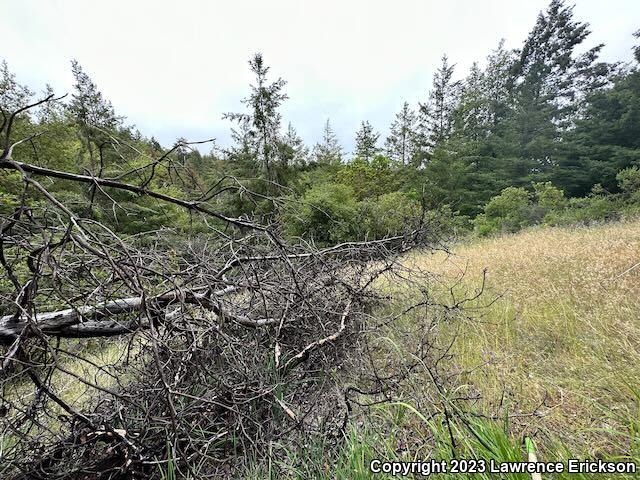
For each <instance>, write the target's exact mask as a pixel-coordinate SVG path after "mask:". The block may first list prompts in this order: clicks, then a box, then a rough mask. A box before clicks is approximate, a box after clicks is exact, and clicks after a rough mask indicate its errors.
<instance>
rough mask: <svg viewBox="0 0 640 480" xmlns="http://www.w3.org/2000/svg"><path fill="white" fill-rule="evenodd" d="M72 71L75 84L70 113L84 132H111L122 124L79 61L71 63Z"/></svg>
mask: <svg viewBox="0 0 640 480" xmlns="http://www.w3.org/2000/svg"><path fill="white" fill-rule="evenodd" d="M71 71H72V73H73V78H74V80H75V84H74V86H73V89H74V93H73V95H72V96H71V102H70V103H69V112H70V113H71V115H72V116H73V117H74V118H75V119H76V121H77V122H78V124H79V125H80V126H81V128H82V129H83V130H84V131H88V130H93V129H100V130H111V129H113V128H115V127H116V126H117V125H118V124H119V123H120V122H121V118H119V117H117V116H116V114H115V112H114V110H113V106H112V105H111V102H109V101H108V100H106V99H105V98H104V97H103V96H102V93H101V92H100V91H99V90H98V87H97V86H96V84H95V83H93V81H92V80H91V78H89V76H88V75H87V74H86V73H85V72H84V70H83V69H82V67H81V66H80V64H79V63H78V61H77V60H72V61H71Z"/></svg>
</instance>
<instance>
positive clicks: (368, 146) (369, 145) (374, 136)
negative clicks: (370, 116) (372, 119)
mask: <svg viewBox="0 0 640 480" xmlns="http://www.w3.org/2000/svg"><path fill="white" fill-rule="evenodd" d="M379 138H380V134H379V133H377V132H375V131H374V130H373V127H372V126H371V124H370V123H369V122H368V121H363V122H362V124H361V126H360V130H358V131H357V132H356V151H355V154H356V157H357V158H359V159H361V160H364V161H365V162H367V163H368V162H370V161H371V160H373V158H374V157H375V156H376V154H378V153H379V152H380V149H379V148H378V146H377V143H378V139H379Z"/></svg>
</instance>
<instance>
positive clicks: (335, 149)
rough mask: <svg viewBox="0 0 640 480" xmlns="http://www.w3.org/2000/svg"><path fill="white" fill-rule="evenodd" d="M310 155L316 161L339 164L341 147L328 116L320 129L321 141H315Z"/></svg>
mask: <svg viewBox="0 0 640 480" xmlns="http://www.w3.org/2000/svg"><path fill="white" fill-rule="evenodd" d="M312 156H313V159H314V161H315V162H318V163H324V164H340V163H341V162H342V147H341V146H340V143H339V142H338V138H337V137H336V134H335V133H334V132H333V129H332V128H331V124H330V123H329V119H328V118H327V121H326V122H325V124H324V128H323V129H322V142H319V143H316V145H315V146H314V147H313V155H312Z"/></svg>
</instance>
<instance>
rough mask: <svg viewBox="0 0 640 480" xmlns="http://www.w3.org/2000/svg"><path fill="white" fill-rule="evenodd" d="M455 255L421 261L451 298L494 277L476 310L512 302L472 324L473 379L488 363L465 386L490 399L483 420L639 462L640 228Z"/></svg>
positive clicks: (488, 243) (537, 235) (523, 239)
mask: <svg viewBox="0 0 640 480" xmlns="http://www.w3.org/2000/svg"><path fill="white" fill-rule="evenodd" d="M452 250H453V252H452V253H453V254H452V255H447V254H445V253H442V252H439V253H436V254H433V255H425V256H421V257H419V258H417V259H415V260H416V261H417V263H419V264H420V266H421V267H423V268H425V269H427V270H430V271H432V272H434V273H436V274H437V275H438V278H439V281H440V282H442V284H443V285H444V286H450V285H452V284H454V283H455V282H456V281H457V280H458V279H459V278H460V277H461V276H462V275H463V274H464V277H463V280H462V282H461V287H459V288H458V289H459V290H460V289H467V290H468V291H469V292H470V293H473V291H474V289H477V288H478V286H479V285H480V283H481V279H482V271H483V269H485V268H486V269H487V284H486V290H485V294H484V295H483V297H482V299H481V300H479V301H476V302H475V303H474V306H480V305H482V304H483V303H485V304H487V303H491V302H490V301H491V299H493V298H495V297H496V296H497V295H501V297H500V298H498V300H497V301H496V302H495V303H493V304H491V305H490V306H488V307H487V308H484V309H479V310H478V311H475V312H473V313H472V315H471V318H472V319H470V320H467V321H465V322H464V324H463V326H462V328H460V337H459V338H458V340H457V342H456V346H455V349H456V353H457V362H458V363H459V365H460V366H461V367H462V368H464V369H472V368H473V367H475V366H477V365H480V364H483V363H484V362H487V365H486V366H485V367H483V368H479V369H475V370H473V372H471V373H469V374H468V375H467V376H466V378H464V380H465V381H466V382H468V383H470V384H472V385H474V387H476V388H478V389H479V390H480V392H481V394H482V396H483V401H482V407H481V408H482V409H483V410H484V411H485V412H486V413H487V414H494V415H496V414H500V413H498V412H501V411H505V410H506V411H508V413H509V414H510V415H513V417H514V420H513V421H514V422H520V424H521V425H522V428H523V429H524V430H525V431H528V432H529V433H531V434H533V435H536V436H537V437H538V438H542V439H550V438H554V439H555V440H556V441H560V442H561V443H562V444H564V445H566V446H567V447H569V448H571V449H572V450H573V451H574V452H580V453H583V454H588V455H590V456H599V455H602V454H606V455H621V454H628V453H631V452H630V450H637V449H638V445H633V443H634V442H637V438H638V433H637V430H636V429H637V428H638V426H639V425H640V416H639V411H640V407H639V401H640V263H639V262H640V221H637V220H636V221H625V222H620V223H611V224H605V225H600V226H595V227H572V228H537V229H531V230H527V231H523V232H521V233H518V234H513V235H507V236H501V237H498V238H491V239H486V240H474V241H472V242H469V243H462V244H459V245H457V246H454V247H453V249H452ZM500 406H501V407H500ZM534 410H535V411H536V415H535V416H528V415H527V414H529V413H531V412H533V411H534ZM634 432H635V433H634ZM634 438H635V439H636V440H633V439H634ZM548 441H550V440H548ZM543 443H544V442H543Z"/></svg>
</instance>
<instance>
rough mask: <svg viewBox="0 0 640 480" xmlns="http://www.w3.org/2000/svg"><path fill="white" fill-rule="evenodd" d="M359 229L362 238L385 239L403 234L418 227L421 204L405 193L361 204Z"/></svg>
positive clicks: (386, 194)
mask: <svg viewBox="0 0 640 480" xmlns="http://www.w3.org/2000/svg"><path fill="white" fill-rule="evenodd" d="M358 210H359V217H360V220H361V221H360V222H359V229H361V230H360V232H359V233H360V235H359V236H360V237H362V238H383V237H389V236H394V235H398V234H402V232H406V231H408V230H411V229H413V228H415V227H417V225H418V222H419V221H420V215H421V211H422V209H421V207H420V204H419V203H418V202H417V201H415V200H413V199H412V198H411V197H410V196H409V195H408V194H406V193H403V192H392V193H385V194H384V195H380V196H379V197H378V198H376V199H367V200H365V201H363V202H360V204H359V209H358Z"/></svg>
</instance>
